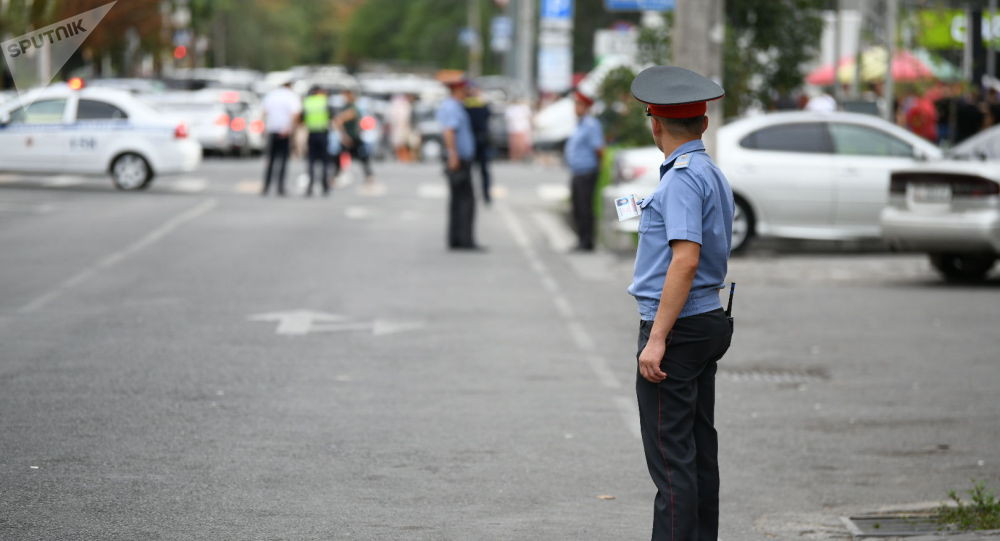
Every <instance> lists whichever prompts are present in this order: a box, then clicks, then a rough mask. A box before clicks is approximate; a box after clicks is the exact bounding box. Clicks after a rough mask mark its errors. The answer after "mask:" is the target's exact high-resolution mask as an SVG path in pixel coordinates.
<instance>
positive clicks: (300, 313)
mask: <svg viewBox="0 0 1000 541" xmlns="http://www.w3.org/2000/svg"><path fill="white" fill-rule="evenodd" d="M247 320H249V321H270V322H277V323H278V326H277V327H276V328H275V330H274V332H275V334H284V335H287V336H304V335H307V334H310V333H318V332H350V331H369V332H371V333H372V335H373V336H385V335H388V334H396V333H401V332H406V331H413V330H417V329H422V328H423V327H424V324H423V323H421V322H417V321H395V320H387V319H376V320H374V321H350V320H349V319H348V318H347V317H346V316H342V315H339V314H328V313H326V312H317V311H313V310H287V311H283V312H267V313H264V314H254V315H252V316H248V317H247Z"/></svg>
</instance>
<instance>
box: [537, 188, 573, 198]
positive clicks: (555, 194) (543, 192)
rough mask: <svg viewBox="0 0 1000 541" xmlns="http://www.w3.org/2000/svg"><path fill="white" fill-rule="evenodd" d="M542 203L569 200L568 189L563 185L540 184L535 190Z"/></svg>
mask: <svg viewBox="0 0 1000 541" xmlns="http://www.w3.org/2000/svg"><path fill="white" fill-rule="evenodd" d="M536 192H537V193H538V198H539V199H541V200H542V201H549V202H552V201H565V200H567V199H569V187H567V186H566V185H565V184H540V185H539V186H538V189H537V190H536Z"/></svg>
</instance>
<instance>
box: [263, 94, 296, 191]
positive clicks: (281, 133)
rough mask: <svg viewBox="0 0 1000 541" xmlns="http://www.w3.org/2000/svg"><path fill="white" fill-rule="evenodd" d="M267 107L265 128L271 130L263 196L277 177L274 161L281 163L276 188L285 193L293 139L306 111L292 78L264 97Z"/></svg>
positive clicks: (268, 136)
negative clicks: (287, 166)
mask: <svg viewBox="0 0 1000 541" xmlns="http://www.w3.org/2000/svg"><path fill="white" fill-rule="evenodd" d="M261 105H262V107H263V109H264V127H265V130H266V131H267V169H266V170H265V172H264V187H263V189H261V192H260V194H261V195H267V191H268V188H269V187H270V186H271V181H272V178H273V177H274V175H273V173H274V172H275V171H274V162H275V161H277V162H278V163H279V165H278V170H277V174H278V176H277V179H275V180H274V184H275V191H276V192H277V194H278V195H280V196H283V195H285V167H286V165H287V164H288V152H289V150H290V143H289V141H290V139H291V135H292V132H294V131H295V128H296V126H297V125H298V123H299V118H300V115H301V113H302V101H301V100H300V99H299V96H298V95H296V94H295V92H293V91H292V81H291V80H286V81H285V82H284V84H282V85H281V86H279V87H277V88H275V89H274V90H271V91H270V92H268V93H267V95H266V96H264V101H263V103H262V104H261Z"/></svg>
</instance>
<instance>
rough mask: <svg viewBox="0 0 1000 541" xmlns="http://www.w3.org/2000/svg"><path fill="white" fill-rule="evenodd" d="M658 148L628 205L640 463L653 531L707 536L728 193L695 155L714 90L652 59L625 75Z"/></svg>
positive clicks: (723, 324)
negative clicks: (655, 162)
mask: <svg viewBox="0 0 1000 541" xmlns="http://www.w3.org/2000/svg"><path fill="white" fill-rule="evenodd" d="M632 95H633V96H635V98H636V99H637V100H639V101H640V102H643V103H645V104H646V114H647V115H648V116H650V117H651V118H650V127H651V128H652V132H653V140H654V141H655V142H656V146H657V147H659V149H660V150H662V151H663V155H664V157H665V158H666V159H665V160H664V161H663V164H662V165H661V166H660V183H659V185H658V186H657V188H656V190H655V191H654V192H653V194H652V195H650V196H649V197H647V198H645V199H643V200H642V201H641V202H640V204H639V206H640V207H641V208H642V214H641V217H640V222H639V248H638V252H637V254H636V261H635V275H634V279H633V282H632V285H631V286H630V287H629V290H628V291H629V293H630V294H631V295H633V296H634V297H635V299H636V301H637V303H638V305H639V315H640V318H641V321H640V324H639V347H638V354H637V357H638V361H639V362H638V365H639V366H638V373H637V375H636V384H635V387H636V395H637V398H638V401H639V422H640V427H641V429H642V443H643V448H644V450H645V454H646V465H647V466H648V468H649V474H650V476H651V477H652V479H653V483H654V484H655V485H656V489H657V492H656V498H655V500H654V515H653V535H652V538H653V539H654V540H659V539H667V540H673V541H714V540H715V539H716V538H717V537H718V529H719V465H718V437H717V435H716V431H715V426H714V425H715V413H714V410H715V372H716V368H717V364H716V363H717V361H718V360H719V359H720V358H721V357H722V355H723V354H725V352H726V350H727V349H729V344H730V340H731V338H732V322H731V319H729V318H728V317H727V314H726V313H725V312H724V311H723V309H722V303H721V301H720V299H719V290H720V289H721V288H722V287H723V284H724V283H725V278H726V269H727V265H728V260H729V252H730V247H731V239H732V224H733V208H734V205H733V193H732V190H731V188H730V186H729V182H728V181H727V180H726V177H725V176H724V175H723V174H722V172H721V171H720V170H719V168H718V167H717V166H716V165H715V163H714V162H713V161H712V159H711V158H710V157H709V156H708V154H706V153H705V145H704V144H703V143H702V141H701V135H702V133H704V131H705V129H706V128H707V127H708V117H706V116H705V113H706V110H707V106H706V102H707V101H710V100H715V99H718V98H721V97H722V96H723V95H724V92H723V90H722V88H721V87H720V86H719V85H717V84H715V83H714V82H712V81H711V80H709V79H706V78H705V77H702V76H701V75H698V74H696V73H694V72H692V71H689V70H686V69H683V68H678V67H670V66H654V67H651V68H648V69H646V70H644V71H643V72H641V73H640V74H639V75H638V76H637V77H636V78H635V80H634V81H632Z"/></svg>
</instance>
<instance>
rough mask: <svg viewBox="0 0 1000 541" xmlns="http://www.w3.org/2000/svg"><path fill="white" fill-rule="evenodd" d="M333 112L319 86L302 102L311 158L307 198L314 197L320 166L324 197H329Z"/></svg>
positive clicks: (312, 89)
mask: <svg viewBox="0 0 1000 541" xmlns="http://www.w3.org/2000/svg"><path fill="white" fill-rule="evenodd" d="M332 116H333V111H332V109H331V107H330V102H329V99H328V98H327V95H326V91H324V90H323V89H322V88H320V87H318V86H314V87H312V88H311V89H309V95H308V96H306V99H305V100H303V101H302V117H303V123H304V124H305V125H306V129H307V130H308V131H309V139H308V146H307V149H308V157H309V187H308V188H306V197H309V196H311V195H312V191H313V182H314V181H315V180H316V171H315V169H316V165H320V166H321V167H320V170H321V176H320V178H319V185H320V187H321V188H323V195H329V193H330V183H329V181H328V175H327V170H328V167H329V165H330V153H329V151H328V147H329V133H330V121H331V118H332Z"/></svg>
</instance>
